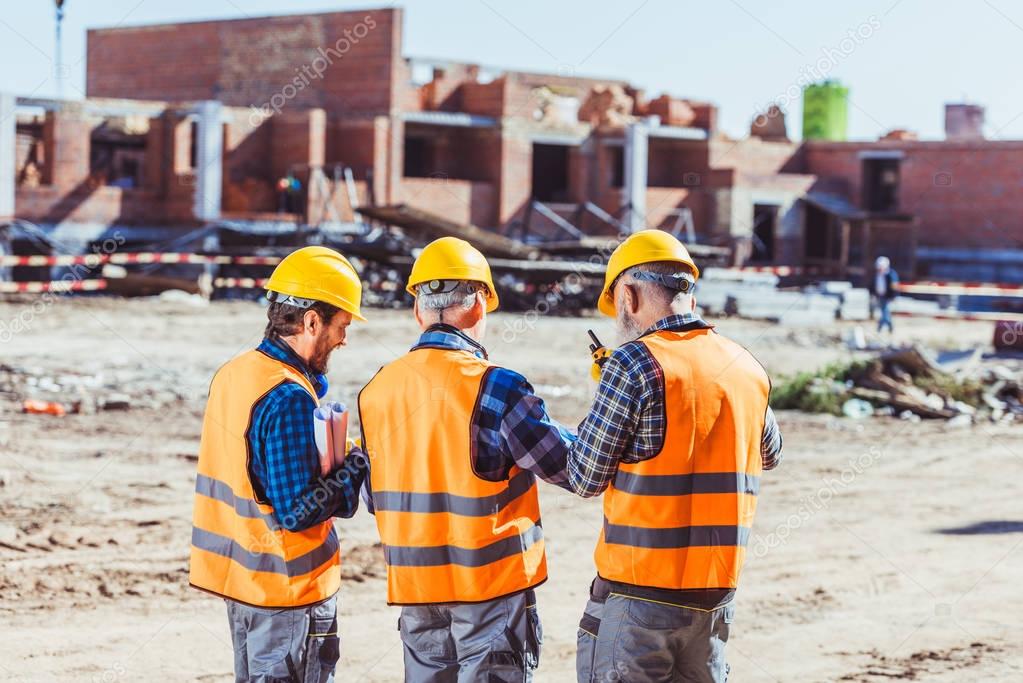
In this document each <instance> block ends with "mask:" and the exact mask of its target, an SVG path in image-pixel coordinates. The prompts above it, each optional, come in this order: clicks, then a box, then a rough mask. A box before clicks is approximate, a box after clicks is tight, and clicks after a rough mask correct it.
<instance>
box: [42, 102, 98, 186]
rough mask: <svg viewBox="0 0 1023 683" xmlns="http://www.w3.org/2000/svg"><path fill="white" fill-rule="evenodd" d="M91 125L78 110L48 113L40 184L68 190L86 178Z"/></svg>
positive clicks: (44, 127)
mask: <svg viewBox="0 0 1023 683" xmlns="http://www.w3.org/2000/svg"><path fill="white" fill-rule="evenodd" d="M92 128H93V123H92V122H91V121H90V120H88V119H87V118H86V117H85V116H84V114H83V113H82V112H80V111H77V110H74V109H71V110H66V111H50V112H47V113H46V120H45V122H44V123H43V146H44V148H45V150H46V151H45V156H46V160H47V162H46V166H45V167H44V172H43V178H42V181H43V183H45V184H47V185H56V186H57V187H60V188H61V189H63V190H65V191H66V190H69V189H72V188H75V187H78V186H79V185H81V184H83V183H85V182H86V181H87V180H88V179H89V137H90V135H91V134H92Z"/></svg>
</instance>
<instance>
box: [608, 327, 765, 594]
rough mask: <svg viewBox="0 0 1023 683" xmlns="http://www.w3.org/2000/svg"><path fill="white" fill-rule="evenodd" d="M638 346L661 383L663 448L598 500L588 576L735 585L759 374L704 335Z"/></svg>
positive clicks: (756, 435)
mask: <svg viewBox="0 0 1023 683" xmlns="http://www.w3.org/2000/svg"><path fill="white" fill-rule="evenodd" d="M640 343H642V344H644V345H645V346H646V347H647V349H648V350H649V352H650V354H651V355H652V356H653V358H654V360H655V361H656V362H657V363H658V365H659V366H660V368H661V370H662V374H663V377H664V391H665V417H666V433H665V438H664V445H663V446H662V448H661V451H660V452H659V453H658V454H657V455H655V456H654V457H652V458H650V459H648V460H644V461H641V462H638V463H632V464H629V463H621V464H620V465H619V468H618V472H617V474H616V475H615V478H614V480H613V481H612V483H611V485H610V486H609V487H608V490H607V491H606V492H605V494H604V525H603V529H602V531H601V535H600V540H599V541H598V543H597V549H596V552H595V554H594V559H595V560H596V564H597V571H598V573H599V574H600V576H602V577H604V578H605V579H609V580H612V581H621V582H624V583H629V584H633V585H638V586H646V587H653V588H666V589H673V590H683V589H704V588H735V587H736V586H737V585H738V580H739V573H740V571H741V568H742V564H743V561H744V559H745V555H746V548H745V546H746V544H747V542H748V540H749V535H750V528H751V526H752V524H753V516H754V514H755V511H756V498H757V494H758V493H759V491H760V474H761V469H762V463H761V455H760V443H761V437H762V435H763V429H764V415H765V413H766V412H767V402H768V396H769V393H770V382H769V380H768V378H767V373H766V372H765V371H764V369H763V367H761V365H760V364H759V363H758V362H757V361H756V360H755V359H754V358H753V357H752V356H751V355H750V354H749V352H747V351H746V350H745V349H744V348H742V347H741V346H739V345H738V344H735V343H733V342H731V341H729V340H727V339H725V338H724V337H722V336H721V335H719V334H716V333H714V332H713V331H712V330H710V329H703V328H700V329H686V330H682V331H678V332H669V331H660V332H656V333H653V334H650V335H646V336H644V337H642V338H641V339H640Z"/></svg>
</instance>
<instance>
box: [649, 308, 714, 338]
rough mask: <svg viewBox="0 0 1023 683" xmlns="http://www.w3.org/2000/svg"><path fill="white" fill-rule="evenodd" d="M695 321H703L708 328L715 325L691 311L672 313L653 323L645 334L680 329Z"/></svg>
mask: <svg viewBox="0 0 1023 683" xmlns="http://www.w3.org/2000/svg"><path fill="white" fill-rule="evenodd" d="M694 323H703V325H705V326H706V327H708V328H709V327H713V325H710V324H708V323H706V322H704V320H703V318H701V317H700V316H698V315H696V314H695V313H693V312H692V311H690V312H689V313H673V314H672V315H668V316H665V317H663V318H661V319H660V320H658V321H657V322H655V323H654V324H653V325H651V326H650V328H649V329H648V330H647V331H646V332H644V333H643V334H651V333H652V332H659V331H661V330H671V331H678V330H680V329H681V328H683V327H685V326H687V325H692V324H694Z"/></svg>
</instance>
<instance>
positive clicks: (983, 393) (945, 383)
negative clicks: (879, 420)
mask: <svg viewBox="0 0 1023 683" xmlns="http://www.w3.org/2000/svg"><path fill="white" fill-rule="evenodd" d="M824 374H825V375H827V374H828V373H824ZM798 390H799V391H803V392H807V393H808V394H809V395H810V396H811V397H812V399H811V400H809V401H807V400H806V398H805V397H802V398H800V399H799V400H800V401H801V404H800V405H801V406H802V407H804V409H807V408H806V407H807V406H811V407H809V409H811V410H813V409H814V408H813V407H812V406H821V409H822V410H825V411H826V410H829V409H831V410H832V412H841V413H842V414H844V415H846V416H847V417H852V418H863V417H869V416H872V415H879V416H897V417H900V418H902V419H905V420H913V421H917V420H921V419H943V420H947V421H948V422H949V424H950V425H953V426H958V425H963V426H965V425H969V424H972V423H973V422H977V421H980V420H984V421H991V422H998V423H1011V422H1015V421H1023V364H1021V363H1020V361H1019V360H1018V359H1006V358H1000V357H997V356H996V357H990V358H985V357H984V356H983V354H982V352H981V351H980V350H979V349H977V350H971V351H961V352H949V353H944V354H937V355H934V354H931V353H930V352H929V351H927V350H925V349H922V348H920V347H916V346H912V347H908V348H904V349H898V350H893V351H886V352H883V353H881V354H879V355H878V356H877V357H875V358H873V359H870V360H866V361H858V362H855V363H853V364H851V365H848V366H846V367H844V368H842V369H841V370H840V371H837V372H832V373H831V376H825V377H821V376H818V377H815V378H813V379H811V380H810V381H808V382H804V384H803V385H801V386H800V387H799V389H798ZM788 398H789V399H791V393H790V396H789V397H788ZM834 408H838V410H834Z"/></svg>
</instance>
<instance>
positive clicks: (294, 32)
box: [86, 9, 402, 113]
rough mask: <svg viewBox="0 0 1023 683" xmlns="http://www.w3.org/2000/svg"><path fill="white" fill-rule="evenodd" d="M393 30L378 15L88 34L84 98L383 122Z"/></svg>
mask: <svg viewBox="0 0 1023 683" xmlns="http://www.w3.org/2000/svg"><path fill="white" fill-rule="evenodd" d="M401 22H402V11H401V10H400V9H382V10H368V11H356V12H332V13H327V14H311V15H294V16H280V17H265V18H258V19H239V20H232V21H206V22H196V23H181V24H163V25H157V26H143V27H133V28H110V29H96V30H92V31H89V33H88V44H87V60H88V68H87V77H86V78H87V80H86V92H87V95H88V96H89V97H124V98H133V99H157V100H200V99H218V100H220V101H222V102H224V103H225V104H228V105H233V106H239V107H262V106H264V105H266V104H268V103H269V104H271V105H277V108H278V109H282V108H285V107H292V106H298V107H322V108H324V109H326V110H327V111H328V112H335V113H338V112H380V113H386V112H388V111H389V110H390V109H391V107H392V103H393V102H395V95H396V94H397V93H398V92H399V90H400V88H401V84H400V83H396V82H395V78H394V75H395V73H396V72H397V71H398V70H400V69H401V68H402V67H401V64H400V62H401V58H400V53H401ZM346 31H347V34H346ZM314 70H317V71H318V72H319V73H320V74H322V76H321V77H315V76H314V75H312V74H313V73H314Z"/></svg>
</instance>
